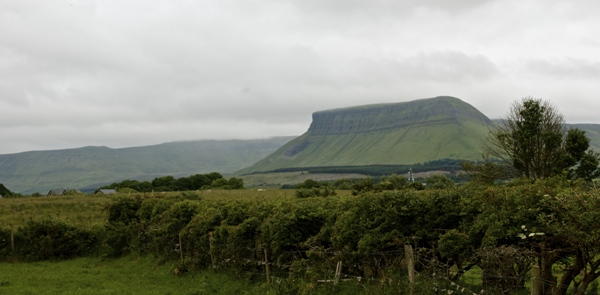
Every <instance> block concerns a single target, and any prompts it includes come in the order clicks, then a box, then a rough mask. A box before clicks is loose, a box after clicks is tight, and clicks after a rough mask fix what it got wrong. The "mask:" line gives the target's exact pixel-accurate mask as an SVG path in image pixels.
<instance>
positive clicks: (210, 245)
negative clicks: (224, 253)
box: [208, 232, 216, 269]
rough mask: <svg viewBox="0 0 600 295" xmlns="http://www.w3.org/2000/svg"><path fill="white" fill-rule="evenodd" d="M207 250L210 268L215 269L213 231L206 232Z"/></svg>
mask: <svg viewBox="0 0 600 295" xmlns="http://www.w3.org/2000/svg"><path fill="white" fill-rule="evenodd" d="M208 252H210V262H211V266H212V269H216V267H215V253H214V252H213V232H208Z"/></svg>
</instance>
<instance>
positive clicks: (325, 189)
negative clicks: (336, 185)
mask: <svg viewBox="0 0 600 295" xmlns="http://www.w3.org/2000/svg"><path fill="white" fill-rule="evenodd" d="M295 194H296V197H297V198H310V197H329V196H335V195H337V193H336V192H335V190H334V189H332V188H330V187H329V186H322V187H312V188H301V189H297V190H296V193H295Z"/></svg>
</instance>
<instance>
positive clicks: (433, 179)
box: [425, 174, 455, 189]
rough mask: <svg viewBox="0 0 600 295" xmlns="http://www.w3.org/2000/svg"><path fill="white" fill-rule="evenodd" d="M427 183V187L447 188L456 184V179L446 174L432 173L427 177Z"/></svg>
mask: <svg viewBox="0 0 600 295" xmlns="http://www.w3.org/2000/svg"><path fill="white" fill-rule="evenodd" d="M425 183H427V188H433V189H446V188H450V187H454V186H455V184H454V181H452V180H451V179H450V178H448V176H446V175H444V174H434V175H431V176H429V177H427V178H425Z"/></svg>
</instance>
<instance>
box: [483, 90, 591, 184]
mask: <svg viewBox="0 0 600 295" xmlns="http://www.w3.org/2000/svg"><path fill="white" fill-rule="evenodd" d="M484 149H485V151H486V157H488V158H489V159H500V160H501V161H502V163H503V164H504V165H505V166H506V167H509V168H510V169H511V170H512V171H513V174H515V176H523V177H527V178H533V179H538V178H547V177H551V176H554V175H558V174H561V173H563V171H568V172H569V175H570V176H572V177H573V178H584V179H586V180H588V181H589V180H591V179H592V178H594V177H596V176H598V169H597V168H598V154H596V153H594V152H592V151H591V150H590V149H589V139H588V138H587V137H586V136H585V132H583V131H581V130H579V129H571V130H569V131H568V132H566V126H565V121H564V119H563V116H562V115H561V114H560V113H559V112H558V110H557V108H556V107H555V106H553V105H552V104H550V103H549V102H548V101H544V100H541V99H536V98H531V97H528V98H524V99H522V100H521V101H515V102H514V103H513V104H512V105H511V108H510V112H509V113H508V116H507V118H506V120H505V121H504V124H502V125H501V126H499V127H498V128H496V129H494V130H491V131H490V136H489V138H488V141H487V142H486V145H485V147H484Z"/></svg>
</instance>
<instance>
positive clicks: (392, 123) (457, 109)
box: [308, 96, 491, 135]
mask: <svg viewBox="0 0 600 295" xmlns="http://www.w3.org/2000/svg"><path fill="white" fill-rule="evenodd" d="M312 117H313V121H312V123H311V125H310V128H309V129H308V133H310V134H312V135H340V134H348V133H368V132H378V131H386V130H393V129H398V128H407V127H418V126H424V125H435V124H444V123H456V122H458V121H464V120H469V121H474V122H479V123H481V124H484V125H488V124H491V121H490V119H488V118H487V117H486V116H485V115H484V114H482V113H481V112H479V111H478V110H477V109H476V108H474V107H473V106H471V105H469V104H467V103H464V102H463V101H461V100H460V99H458V98H454V97H449V96H441V97H435V98H430V99H421V100H415V101H410V102H405V103H393V104H378V105H367V106H359V107H352V108H344V109H335V110H327V111H320V112H316V113H314V114H313V116H312Z"/></svg>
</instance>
